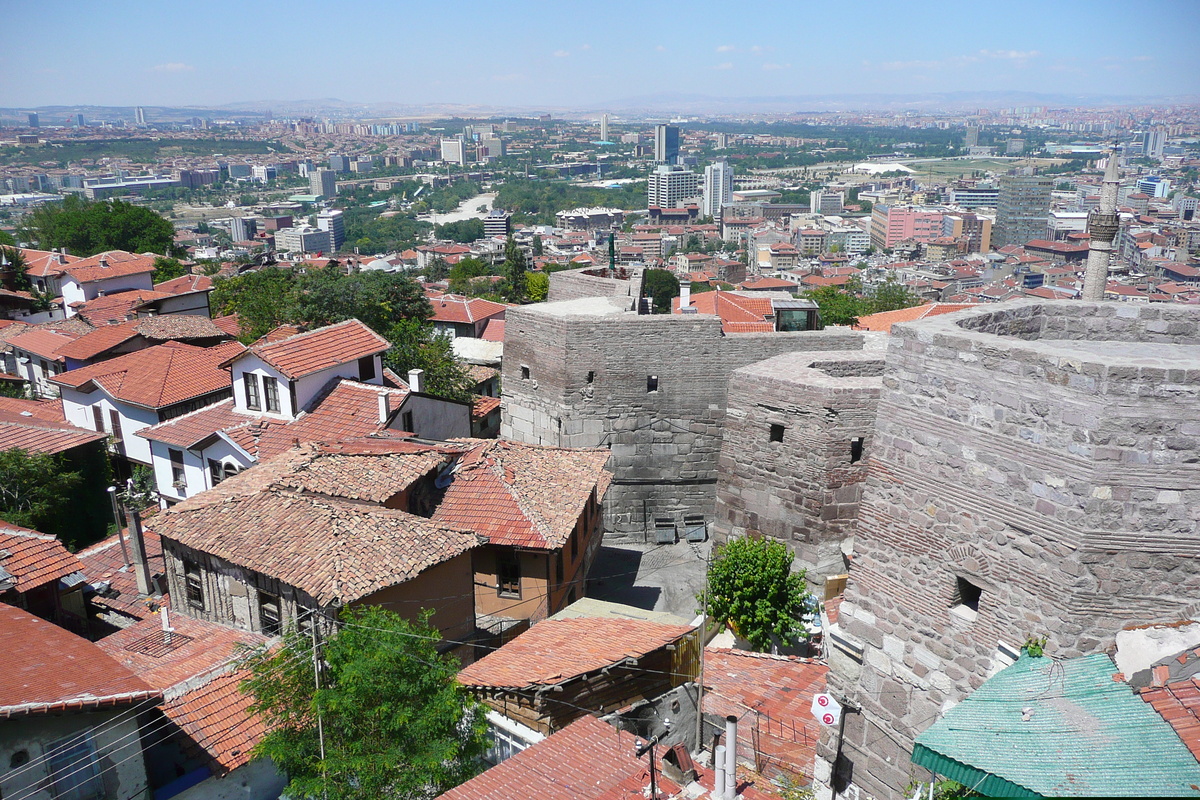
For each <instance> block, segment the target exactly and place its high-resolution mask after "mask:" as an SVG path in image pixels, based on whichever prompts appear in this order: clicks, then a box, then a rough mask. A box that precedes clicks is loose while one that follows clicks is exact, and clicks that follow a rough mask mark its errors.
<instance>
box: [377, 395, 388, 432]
mask: <svg viewBox="0 0 1200 800" xmlns="http://www.w3.org/2000/svg"><path fill="white" fill-rule="evenodd" d="M388 413H389V410H388V394H387V392H380V393H379V424H380V425H384V424H386V423H387V419H388Z"/></svg>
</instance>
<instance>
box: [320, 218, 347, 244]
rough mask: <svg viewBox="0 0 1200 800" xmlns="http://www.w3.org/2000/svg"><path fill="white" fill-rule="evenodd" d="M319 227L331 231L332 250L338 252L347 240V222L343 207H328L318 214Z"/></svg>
mask: <svg viewBox="0 0 1200 800" xmlns="http://www.w3.org/2000/svg"><path fill="white" fill-rule="evenodd" d="M317 228H318V229H319V230H323V231H328V232H329V239H330V241H329V246H330V250H331V252H334V253H336V252H338V251H339V250H341V249H342V245H343V244H345V242H346V223H345V221H344V220H343V219H342V212H341V209H337V208H327V209H325V210H324V211H322V212H321V213H320V214H317Z"/></svg>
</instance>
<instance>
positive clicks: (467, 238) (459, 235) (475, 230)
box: [433, 219, 483, 244]
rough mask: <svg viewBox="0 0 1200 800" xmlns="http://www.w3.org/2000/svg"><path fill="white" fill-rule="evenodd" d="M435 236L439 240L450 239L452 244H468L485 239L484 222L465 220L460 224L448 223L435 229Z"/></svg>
mask: <svg viewBox="0 0 1200 800" xmlns="http://www.w3.org/2000/svg"><path fill="white" fill-rule="evenodd" d="M433 235H434V236H436V237H437V238H439V239H449V240H450V241H452V242H461V243H463V244H466V243H468V242H474V241H475V240H477V239H482V238H483V220H481V219H464V220H459V221H458V222H447V223H446V224H445V225H438V226H436V227H435V228H434V229H433Z"/></svg>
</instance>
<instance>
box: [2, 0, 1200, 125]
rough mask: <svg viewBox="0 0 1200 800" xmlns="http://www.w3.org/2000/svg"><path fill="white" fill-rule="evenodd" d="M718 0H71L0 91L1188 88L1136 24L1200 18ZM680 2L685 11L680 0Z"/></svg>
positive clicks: (1121, 8) (91, 99) (1136, 92)
mask: <svg viewBox="0 0 1200 800" xmlns="http://www.w3.org/2000/svg"><path fill="white" fill-rule="evenodd" d="M961 10H962V9H961V7H951V8H947V7H946V6H945V5H943V4H941V3H928V2H926V3H910V4H906V5H898V4H890V3H888V4H885V3H876V2H866V3H861V4H859V5H856V6H852V7H840V6H839V7H830V6H825V5H821V6H818V5H815V4H814V5H809V4H804V5H801V4H786V5H785V4H775V3H767V4H761V5H754V6H749V7H737V8H734V9H731V8H730V7H729V6H727V5H725V4H716V3H693V4H690V5H688V6H687V7H686V9H681V8H679V7H677V6H667V5H665V4H653V5H649V4H645V3H633V2H629V1H628V0H615V1H614V2H612V3H609V4H606V5H605V6H604V7H603V8H591V7H589V8H588V9H586V10H576V11H573V12H571V13H566V12H564V10H563V7H562V6H561V5H550V4H548V3H540V2H513V3H508V4H484V3H475V2H467V3H460V4H458V5H454V6H441V5H439V6H425V5H420V6H404V7H399V8H398V7H396V6H394V5H393V4H388V3H384V2H380V0H348V2H345V3H342V4H340V5H337V6H331V5H328V4H318V3H316V2H313V0H298V2H293V3H287V4H285V3H280V2H261V3H256V4H245V3H234V2H232V0H211V2H206V3H204V4H186V5H184V4H173V3H149V2H142V1H141V0H125V2H121V1H120V0H117V2H113V3H109V4H104V5H96V4H91V3H82V2H68V1H66V0H47V2H41V3H22V4H16V5H13V6H11V7H10V8H9V10H8V12H7V14H6V16H7V17H8V20H7V21H8V23H9V24H8V25H7V26H6V27H7V29H8V31H9V33H10V39H11V40H12V41H21V42H31V41H35V40H36V41H40V42H44V43H45V44H46V46H45V47H42V48H25V49H16V48H8V49H6V50H5V52H4V53H3V54H0V74H3V75H5V76H6V79H5V80H4V81H3V82H2V83H0V106H4V107H14V108H15V107H39V106H73V105H93V106H135V105H142V106H171V107H186V106H192V107H219V106H227V105H236V104H239V103H254V102H262V101H265V100H267V99H269V98H272V97H281V98H286V97H294V98H299V100H298V101H288V102H303V101H304V99H306V98H337V99H339V100H341V101H344V102H346V103H350V104H395V105H414V106H419V105H464V106H496V107H513V108H529V109H535V108H539V107H548V108H574V109H587V108H603V107H606V106H607V105H613V104H618V103H620V102H621V101H622V100H625V99H629V98H637V97H644V96H655V95H660V94H663V93H673V94H687V95H701V96H708V97H713V98H738V97H754V98H771V97H791V96H830V95H844V96H861V95H881V94H886V95H922V94H929V93H952V92H975V93H981V92H1008V93H1014V92H1018V93H1019V92H1032V93H1038V94H1046V95H1068V96H1069V95H1099V96H1123V97H1130V98H1137V97H1142V98H1148V99H1149V98H1155V97H1162V96H1194V95H1197V94H1200V49H1198V48H1194V47H1190V48H1189V47H1187V46H1179V47H1174V46H1172V45H1173V43H1174V42H1175V41H1177V39H1176V37H1174V36H1171V35H1167V36H1164V37H1160V38H1154V37H1151V36H1148V35H1146V36H1143V37H1141V38H1136V37H1131V35H1130V34H1131V31H1136V30H1145V31H1154V30H1165V31H1168V32H1173V31H1178V32H1183V33H1186V32H1187V31H1196V30H1200V3H1195V2H1190V1H1189V0H1147V2H1144V3H1141V4H1138V5H1137V6H1130V5H1128V4H1121V3H1116V2H1111V1H1110V0H1102V1H1100V2H1086V3H1085V2H1076V1H1075V0H1070V2H1060V3H1033V2H1029V1H1028V0H1014V2H1010V3H1008V4H1007V5H1006V6H1004V8H1003V13H1000V12H997V13H994V14H982V13H979V12H978V11H973V13H971V14H969V15H968V14H963V13H960V12H961ZM681 11H682V12H685V13H679V12H681Z"/></svg>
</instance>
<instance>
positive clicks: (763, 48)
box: [750, 44, 775, 53]
mask: <svg viewBox="0 0 1200 800" xmlns="http://www.w3.org/2000/svg"><path fill="white" fill-rule="evenodd" d="M774 49H775V48H774V47H771V46H770V45H761V44H756V45H754V46H753V47H751V48H750V52H751V53H770V52H772V51H773V50H774Z"/></svg>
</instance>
